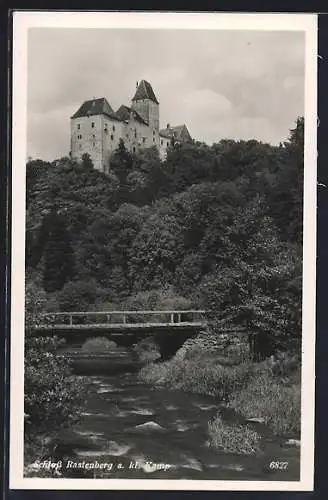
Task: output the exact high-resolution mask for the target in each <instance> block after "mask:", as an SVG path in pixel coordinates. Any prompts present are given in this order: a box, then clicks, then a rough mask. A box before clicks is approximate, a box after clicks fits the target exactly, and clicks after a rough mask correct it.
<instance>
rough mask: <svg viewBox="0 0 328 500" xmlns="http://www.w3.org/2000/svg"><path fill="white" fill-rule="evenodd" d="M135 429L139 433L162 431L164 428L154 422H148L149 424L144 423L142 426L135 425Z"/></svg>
mask: <svg viewBox="0 0 328 500" xmlns="http://www.w3.org/2000/svg"><path fill="white" fill-rule="evenodd" d="M135 429H138V430H140V431H164V430H165V429H164V427H162V426H161V425H159V424H157V423H156V422H153V421H150V422H145V423H144V424H140V425H136V426H135Z"/></svg>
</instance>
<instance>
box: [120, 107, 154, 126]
mask: <svg viewBox="0 0 328 500" xmlns="http://www.w3.org/2000/svg"><path fill="white" fill-rule="evenodd" d="M131 113H133V115H134V117H135V119H136V120H137V121H138V122H140V123H142V124H143V125H148V123H147V122H146V121H145V120H144V119H143V118H142V116H140V115H139V113H138V112H137V111H136V110H135V109H132V108H129V106H125V104H122V105H121V106H120V107H119V108H118V110H117V111H116V113H115V114H116V116H117V117H118V118H119V119H120V120H121V121H129V120H130V116H131Z"/></svg>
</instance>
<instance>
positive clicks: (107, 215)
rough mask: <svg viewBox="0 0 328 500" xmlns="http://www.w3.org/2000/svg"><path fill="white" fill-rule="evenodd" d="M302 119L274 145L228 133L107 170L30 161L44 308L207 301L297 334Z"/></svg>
mask: <svg viewBox="0 0 328 500" xmlns="http://www.w3.org/2000/svg"><path fill="white" fill-rule="evenodd" d="M303 130H304V123H303V119H302V118H299V119H298V120H297V122H296V125H295V127H294V128H293V129H292V130H291V132H290V136H289V137H288V138H287V139H286V142H285V143H283V144H281V145H280V146H279V147H274V146H271V145H268V144H263V143H259V142H257V141H254V140H253V141H232V140H222V141H220V142H218V143H216V144H214V145H213V146H211V147H210V146H207V145H205V144H203V143H193V144H185V145H180V146H179V145H176V146H174V147H172V148H171V149H170V150H169V152H168V156H167V159H166V160H165V161H164V162H161V161H160V159H159V157H158V153H157V151H156V149H155V148H154V149H149V150H145V151H143V152H142V153H140V154H139V155H138V156H131V155H130V154H129V153H128V152H127V151H126V150H125V149H124V147H123V145H122V144H121V145H120V147H119V149H118V150H117V151H116V154H115V157H114V158H113V162H112V170H111V174H110V175H109V176H106V175H104V174H102V173H101V172H98V171H96V170H94V169H93V166H92V164H91V163H90V160H89V159H88V157H85V158H84V161H83V163H82V164H76V163H74V162H71V161H70V160H69V159H68V158H63V159H60V160H57V161H56V162H53V163H46V162H43V161H41V160H32V161H30V162H29V163H28V164H27V193H26V211H27V217H26V242H27V244H26V273H27V284H28V286H32V287H34V288H35V289H37V290H39V291H40V293H43V294H45V296H46V300H47V305H46V307H47V309H48V310H51V311H54V310H87V309H88V310H91V309H103V308H108V307H119V308H120V307H122V306H123V305H129V306H132V305H134V306H136V307H149V308H153V307H159V306H160V307H166V306H167V307H169V306H171V305H174V306H175V307H187V306H189V305H194V306H197V307H206V308H207V309H208V310H210V311H212V312H213V315H214V317H215V318H216V319H220V320H221V319H226V320H228V321H229V322H230V323H232V324H238V325H240V324H241V323H242V324H245V323H246V324H247V326H249V327H250V328H253V329H254V328H255V329H258V330H265V331H269V332H273V333H274V334H275V335H276V334H277V333H279V332H281V331H283V332H285V333H286V332H287V333H289V334H291V335H293V336H295V335H296V336H298V335H299V334H300V324H299V321H300V308H301V258H302V255H301V252H302V246H301V244H302V187H303Z"/></svg>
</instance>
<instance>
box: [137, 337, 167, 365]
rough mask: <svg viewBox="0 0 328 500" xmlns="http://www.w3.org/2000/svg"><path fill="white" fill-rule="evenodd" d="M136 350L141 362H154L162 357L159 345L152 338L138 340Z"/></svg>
mask: <svg viewBox="0 0 328 500" xmlns="http://www.w3.org/2000/svg"><path fill="white" fill-rule="evenodd" d="M134 350H135V353H136V355H137V357H138V360H139V361H140V362H141V363H152V362H153V361H156V360H157V359H159V358H160V357H161V353H160V351H159V347H158V345H157V344H156V342H155V341H153V340H152V339H144V340H142V341H141V342H138V344H136V345H135V347H134Z"/></svg>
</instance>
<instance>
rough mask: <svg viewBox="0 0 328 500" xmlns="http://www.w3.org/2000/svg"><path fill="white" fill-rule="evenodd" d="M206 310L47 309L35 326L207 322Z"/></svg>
mask: <svg viewBox="0 0 328 500" xmlns="http://www.w3.org/2000/svg"><path fill="white" fill-rule="evenodd" d="M205 313H206V311H202V310H198V309H197V310H179V311H140V310H137V311H88V312H58V313H45V314H43V315H42V316H41V317H43V318H44V320H45V321H44V323H43V324H42V323H41V324H40V325H38V326H37V327H36V328H35V330H36V331H42V330H47V331H49V330H94V329H97V330H121V331H127V330H131V329H133V330H136V329H153V328H172V327H173V328H174V329H176V328H181V329H183V328H186V327H190V326H192V327H196V328H199V327H202V326H205V325H206V320H205Z"/></svg>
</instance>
